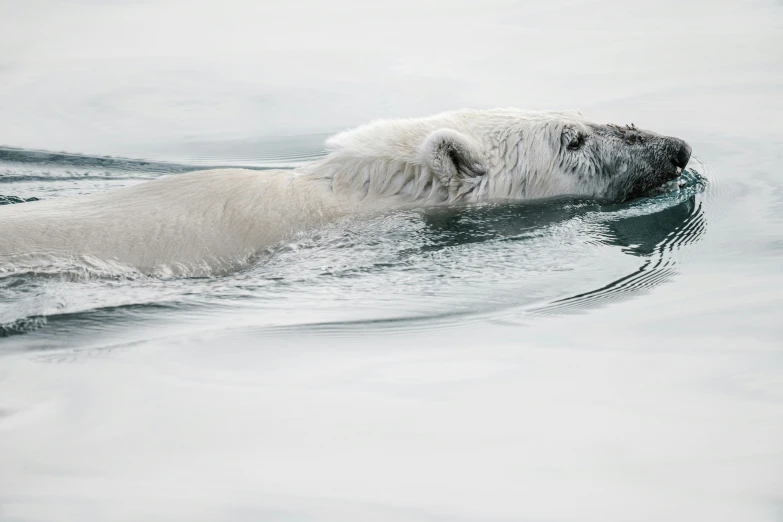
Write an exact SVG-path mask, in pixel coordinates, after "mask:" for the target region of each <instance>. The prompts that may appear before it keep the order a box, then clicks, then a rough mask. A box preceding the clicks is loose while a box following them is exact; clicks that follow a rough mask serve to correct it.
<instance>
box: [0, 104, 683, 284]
mask: <svg viewBox="0 0 783 522" xmlns="http://www.w3.org/2000/svg"><path fill="white" fill-rule="evenodd" d="M327 148H328V150H329V153H328V154H327V155H326V156H324V157H322V158H321V159H319V160H317V161H314V162H313V163H310V164H308V165H305V166H304V167H302V168H299V169H296V170H277V171H256V170H247V169H219V170H205V171H198V172H191V173H187V174H179V175H172V176H169V177H165V178H162V179H159V180H155V181H150V182H146V183H142V184H139V185H135V186H132V187H127V188H122V189H118V190H114V191H110V192H106V193H101V194H95V195H88V196H80V197H72V198H63V199H61V200H50V201H35V202H28V203H21V204H15V205H6V206H3V207H0V264H6V263H13V262H14V260H15V259H20V258H31V257H47V258H49V257H52V256H54V257H57V256H66V257H71V258H80V259H92V260H96V259H97V260H104V261H107V262H112V263H120V264H122V265H126V266H129V267H132V268H134V269H137V270H139V271H141V272H144V273H157V272H161V271H165V272H167V273H175V274H181V275H187V274H200V273H205V272H206V273H216V272H220V271H225V270H228V269H230V268H233V267H235V266H237V263H238V262H241V261H242V260H246V259H248V258H249V257H251V256H252V255H253V254H254V253H257V252H258V251H259V250H260V249H262V248H264V247H267V246H269V245H272V244H275V243H278V242H280V241H283V240H285V239H287V238H291V237H292V236H293V235H294V234H296V233H298V232H302V231H307V230H311V229H313V228H314V227H317V226H319V225H321V224H323V223H326V222H328V221H332V220H335V219H338V218H340V217H343V216H351V215H362V214H371V213H375V212H382V211H388V210H392V209H400V208H411V207H422V206H431V205H443V204H457V203H477V202H488V201H503V200H527V199H540V198H551V197H557V196H579V197H590V198H600V199H604V200H613V201H621V200H625V199H628V198H632V197H634V196H636V195H639V194H642V193H643V192H645V191H647V190H649V189H651V188H654V187H656V186H659V185H661V184H663V183H664V182H666V181H668V180H671V179H674V178H675V177H676V176H678V175H679V174H680V172H681V171H682V169H683V168H684V167H685V165H686V164H687V162H688V159H689V158H690V153H691V149H690V147H689V146H688V145H687V144H686V143H685V142H684V141H682V140H680V139H677V138H672V137H666V136H660V135H657V134H654V133H652V132H648V131H642V130H639V129H637V128H636V127H635V126H633V125H630V126H622V127H621V126H618V125H611V124H608V125H602V124H597V123H593V122H590V121H588V120H587V119H585V118H584V117H583V116H582V115H581V113H578V112H574V111H557V112H555V111H534V112H531V111H522V110H518V109H495V110H460V111H453V112H447V113H443V114H439V115H436V116H432V117H428V118H418V119H398V120H385V121H376V122H374V123H370V124H368V125H365V126H361V127H358V128H356V129H354V130H349V131H347V132H343V133H341V134H337V135H336V136H334V137H332V138H330V139H329V140H328V141H327Z"/></svg>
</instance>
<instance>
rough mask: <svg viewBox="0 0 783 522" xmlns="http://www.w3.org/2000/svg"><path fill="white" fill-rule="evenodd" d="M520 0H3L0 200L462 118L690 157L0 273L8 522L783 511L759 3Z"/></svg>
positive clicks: (772, 125) (772, 199) (130, 180)
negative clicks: (515, 190) (158, 267)
mask: <svg viewBox="0 0 783 522" xmlns="http://www.w3.org/2000/svg"><path fill="white" fill-rule="evenodd" d="M537 4H538V3H526V2H514V1H511V0H506V1H500V0H495V1H491V2H481V3H478V2H475V3H474V2H466V1H459V2H451V3H449V4H445V3H443V2H435V1H426V0H425V1H422V0H417V1H415V2H414V1H410V2H409V1H407V0H406V1H401V2H395V3H393V4H392V3H389V4H378V5H373V4H369V5H368V4H365V3H359V2H349V1H346V0H338V1H337V2H332V3H330V4H329V5H328V6H327V5H325V4H323V3H320V2H296V3H295V4H291V3H283V2H280V3H275V2H249V1H248V2H242V1H236V2H221V3H219V4H214V5H196V4H194V3H192V2H188V3H183V2H178V1H175V0H165V1H161V2H144V1H140V2H134V3H130V2H129V3H125V4H120V3H114V2H108V1H106V2H101V1H98V0H92V1H86V0H85V1H54V0H45V1H41V2H36V3H21V2H18V3H17V2H14V3H11V2H2V1H0V49H2V50H3V51H4V52H3V53H2V57H0V102H1V103H0V145H4V147H0V204H22V205H23V204H25V203H24V200H27V199H30V198H39V199H52V198H59V197H68V196H73V195H77V194H87V193H95V192H98V191H104V190H110V189H112V188H116V187H121V186H127V185H131V184H135V183H140V182H143V181H146V180H150V179H154V178H157V177H159V176H162V175H176V174H177V173H181V172H186V171H189V170H193V169H195V168H200V167H203V166H218V165H244V166H249V167H253V168H259V169H263V168H269V167H286V168H288V167H295V166H296V165H298V164H301V163H303V162H306V161H309V160H311V159H313V158H315V157H318V156H319V155H321V154H322V153H323V151H322V143H323V139H324V138H325V137H326V136H327V135H329V134H330V133H333V132H337V131H340V130H342V129H344V128H345V127H348V126H352V125H356V124H360V123H363V122H366V121H369V120H372V119H375V118H382V117H397V116H424V115H429V114H432V113H435V112H438V111H441V110H446V109H454V108H459V107H465V106H469V107H478V108H481V107H493V106H517V107H523V108H572V107H576V108H579V109H581V110H582V111H583V112H584V113H585V115H586V116H587V117H589V118H591V119H593V120H596V121H602V122H605V121H611V122H616V123H630V122H634V123H636V124H637V125H638V126H640V127H644V128H649V129H652V130H656V131H658V132H662V133H667V134H671V135H675V136H678V137H681V138H683V139H686V140H687V141H689V143H690V144H691V145H692V146H693V149H694V157H693V159H692V160H691V163H690V164H689V167H688V170H687V171H686V173H685V174H684V180H685V184H684V185H683V186H682V187H680V188H679V189H677V188H668V189H666V190H662V191H660V193H657V194H653V195H650V196H647V197H644V198H640V199H637V200H634V201H630V202H627V203H624V204H616V205H605V204H599V203H597V202H593V201H575V200H562V201H549V202H537V203H528V204H503V205H484V206H477V207H463V208H442V209H435V210H427V211H416V212H414V211H406V212H397V213H391V214H388V215H384V216H380V217H376V218H373V219H369V220H361V221H342V222H338V223H334V224H332V225H329V226H326V227H324V228H323V229H320V230H318V231H316V232H314V233H311V234H305V235H301V236H299V237H297V238H296V239H295V240H293V241H291V242H288V243H285V244H282V245H278V246H276V247H274V248H270V249H268V250H267V251H264V252H260V253H259V255H258V258H257V259H256V260H255V262H253V263H252V264H251V265H249V266H247V267H245V268H244V269H243V270H240V271H238V272H235V273H231V274H227V275H224V276H220V277H207V278H196V279H161V278H152V277H144V276H141V275H139V274H136V273H133V272H128V271H117V270H109V269H106V267H94V266H93V267H91V266H85V265H72V266H66V265H62V264H59V265H52V266H38V267H36V268H35V269H34V270H32V269H29V267H20V266H14V265H9V264H5V265H0V520H2V521H4V522H5V521H32V520H35V521H39V520H40V521H51V520H69V521H70V520H73V521H83V520H112V521H115V520H116V521H125V520H145V521H147V520H183V521H184V520H187V521H194V520H205V521H206V520H210V521H211V520H253V521H257V520H270V521H289V520H290V521H341V522H342V521H348V520H351V521H352V520H356V521H370V520H371V521H397V520H400V521H476V520H486V521H494V522H499V521H512V520H513V521H518V520H530V521H534V520H535V521H544V520H546V521H555V520H557V521H584V520H595V521H608V520H612V521H615V520H616V521H631V520H633V521H660V520H687V521H690V520H726V521H736V520H742V521H777V522H780V521H781V520H783V319H782V318H783V167H781V165H783V96H782V94H783V4H781V3H780V2H774V1H771V0H770V1H751V2H717V3H716V2H714V1H710V2H708V1H696V2H689V3H687V5H683V3H681V2H674V1H671V2H669V1H658V2H645V3H641V4H638V5H637V4H635V3H632V2H620V1H618V0H601V1H594V2H586V1H578V0H573V1H571V0H555V1H553V2H547V3H546V5H544V6H540V5H537ZM55 151H65V152H55ZM1 240H2V230H0V241H1Z"/></svg>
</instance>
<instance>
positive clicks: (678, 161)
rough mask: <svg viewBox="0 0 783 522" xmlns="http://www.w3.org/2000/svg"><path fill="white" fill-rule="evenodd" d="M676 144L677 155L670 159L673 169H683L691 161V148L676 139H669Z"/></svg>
mask: <svg viewBox="0 0 783 522" xmlns="http://www.w3.org/2000/svg"><path fill="white" fill-rule="evenodd" d="M671 139H672V140H675V141H676V142H678V145H679V147H678V148H677V154H676V155H675V156H674V157H673V158H672V163H673V164H674V166H675V167H677V168H680V169H684V168H685V166H686V165H687V164H688V161H689V160H690V159H691V146H690V145H688V144H687V143H685V142H684V141H682V140H681V139H678V138H671Z"/></svg>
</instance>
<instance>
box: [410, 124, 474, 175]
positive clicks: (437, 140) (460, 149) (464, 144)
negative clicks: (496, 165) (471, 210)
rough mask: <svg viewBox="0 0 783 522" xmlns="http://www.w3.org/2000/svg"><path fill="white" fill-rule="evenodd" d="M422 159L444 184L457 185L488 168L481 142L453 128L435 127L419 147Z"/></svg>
mask: <svg viewBox="0 0 783 522" xmlns="http://www.w3.org/2000/svg"><path fill="white" fill-rule="evenodd" d="M421 154H422V156H423V159H424V162H425V163H426V165H427V166H428V167H429V168H430V169H431V170H432V172H433V173H434V174H435V175H436V176H437V177H438V178H439V179H440V181H441V182H442V183H443V184H445V185H452V184H459V183H460V182H462V181H465V180H468V179H470V178H476V177H478V176H483V175H485V174H486V173H487V172H488V171H489V167H488V165H487V162H486V160H485V159H484V156H485V155H484V153H483V151H482V150H481V145H479V143H478V142H477V141H476V140H474V139H473V138H471V137H469V136H466V135H465V134H462V133H461V132H457V131H455V130H452V129H438V130H436V131H435V132H433V133H431V134H430V135H429V136H427V139H426V140H424V145H423V146H422V148H421Z"/></svg>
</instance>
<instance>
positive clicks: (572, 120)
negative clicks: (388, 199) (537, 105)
mask: <svg viewBox="0 0 783 522" xmlns="http://www.w3.org/2000/svg"><path fill="white" fill-rule="evenodd" d="M327 144H328V145H329V146H330V148H331V149H332V154H331V155H330V156H329V157H327V160H326V161H325V162H324V164H323V165H322V166H323V167H327V170H329V172H330V178H331V179H332V183H333V187H334V189H335V191H341V190H354V191H356V190H358V191H359V192H360V193H361V194H362V197H364V198H366V197H372V196H377V197H382V196H392V195H393V196H398V197H401V198H404V199H408V200H415V201H430V202H457V201H471V202H475V201H493V200H518V199H536V198H547V197H557V196H579V197H591V198H599V199H604V200H612V201H622V200H626V199H629V198H632V197H635V196H637V195H639V194H641V193H643V192H645V191H648V190H650V189H652V188H654V187H657V186H659V185H661V184H663V183H664V182H666V181H669V180H672V179H674V178H676V177H677V176H678V175H679V174H680V172H681V171H682V169H683V168H684V167H685V165H686V164H687V162H688V159H689V158H690V152H691V149H690V147H689V146H688V144H686V143H685V142H684V141H682V140H680V139H678V138H672V137H668V136H661V135H658V134H655V133H652V132H649V131H644V130H640V129H637V128H636V127H635V126H634V125H626V126H619V125H613V124H598V123H594V122H591V121H589V120H587V119H585V118H584V117H583V116H582V115H581V114H580V113H578V112H574V111H566V112H549V111H547V112H529V111H520V110H516V109H496V110H484V111H478V110H462V111H456V112H449V113H443V114H440V115H437V116H433V117H430V118H422V119H406V120H386V121H378V122H374V123H371V124H369V125H366V126H363V127H359V128H357V129H354V130H352V131H348V132H345V133H342V134H338V135H337V136H335V137H333V138H331V139H330V140H329V141H328V142H327Z"/></svg>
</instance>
